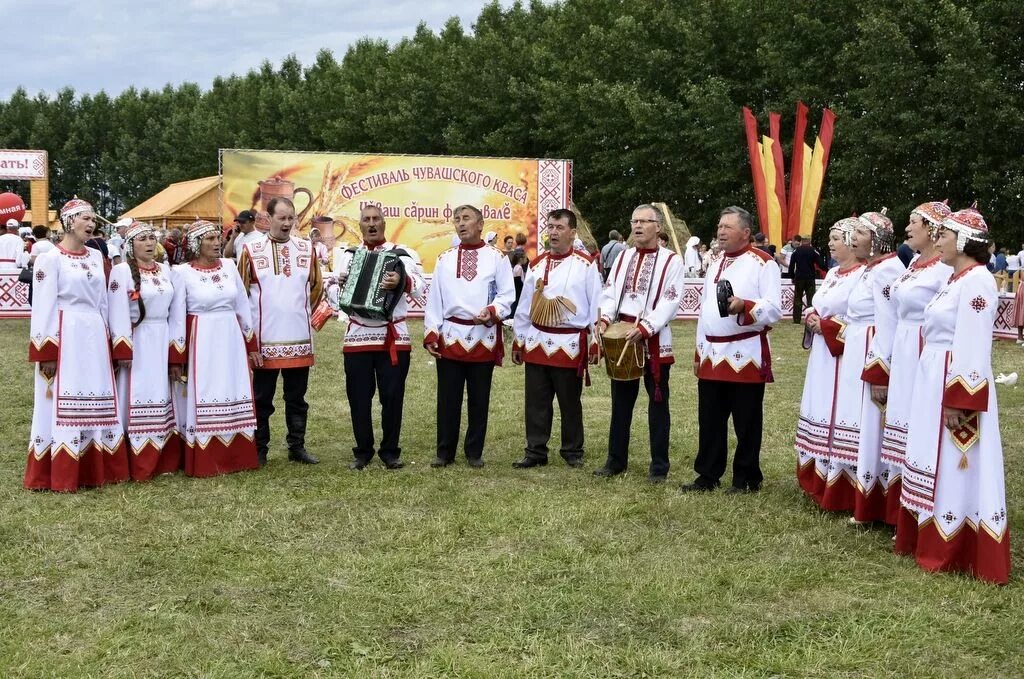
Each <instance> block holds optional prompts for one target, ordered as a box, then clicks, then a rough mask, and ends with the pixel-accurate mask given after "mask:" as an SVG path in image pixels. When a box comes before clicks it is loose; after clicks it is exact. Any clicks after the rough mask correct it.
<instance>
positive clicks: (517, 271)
mask: <svg viewBox="0 0 1024 679" xmlns="http://www.w3.org/2000/svg"><path fill="white" fill-rule="evenodd" d="M510 261H511V263H512V284H513V285H514V286H515V289H516V300H515V301H514V302H512V310H511V311H510V312H509V318H508V320H506V321H505V323H506V324H509V323H510V322H511V321H512V319H514V318H515V315H516V309H518V308H519V297H520V296H521V295H522V294H523V281H524V280H525V279H526V272H527V269H528V267H527V264H528V263H529V262H527V261H526V253H525V252H513V253H512V256H511V260H510Z"/></svg>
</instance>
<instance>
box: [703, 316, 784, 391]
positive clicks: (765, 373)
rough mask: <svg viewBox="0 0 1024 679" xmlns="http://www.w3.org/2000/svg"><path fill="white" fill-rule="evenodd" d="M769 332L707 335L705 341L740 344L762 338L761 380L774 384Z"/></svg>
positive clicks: (753, 331)
mask: <svg viewBox="0 0 1024 679" xmlns="http://www.w3.org/2000/svg"><path fill="white" fill-rule="evenodd" d="M769 331H771V328H765V329H764V330H748V331H747V332H738V333H736V334H735V335H706V336H705V337H704V339H705V340H707V341H708V342H711V343H712V344H725V343H727V342H739V341H740V340H745V339H753V338H755V337H760V338H761V379H763V380H764V381H765V382H774V381H775V376H774V375H773V374H772V352H771V349H770V348H769V346H768V333H769Z"/></svg>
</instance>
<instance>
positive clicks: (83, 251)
mask: <svg viewBox="0 0 1024 679" xmlns="http://www.w3.org/2000/svg"><path fill="white" fill-rule="evenodd" d="M57 249H58V250H60V251H61V252H63V253H64V254H65V255H72V256H75V257H81V256H82V255H86V254H89V248H87V247H85V246H84V245H83V246H82V249H81V250H68V249H67V248H66V247H64V246H63V245H61V244H60V243H58V244H57Z"/></svg>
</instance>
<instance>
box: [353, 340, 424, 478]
mask: <svg viewBox="0 0 1024 679" xmlns="http://www.w3.org/2000/svg"><path fill="white" fill-rule="evenodd" d="M344 356H345V393H346V394H347V395H348V410H349V414H350V415H351V416H352V433H353V434H354V435H355V438H356V446H355V448H353V449H352V455H353V456H355V458H356V459H357V460H360V461H363V462H369V461H370V460H372V459H373V453H374V449H373V440H374V438H373V420H372V419H371V417H370V411H371V408H372V407H373V396H374V393H379V394H380V410H381V414H380V415H381V416H380V429H381V436H380V450H379V451H378V454H379V455H380V459H381V460H383V461H384V462H396V461H398V458H399V457H401V456H402V448H401V446H400V445H399V441H400V439H401V436H402V410H403V408H404V406H405V379H406V377H408V376H409V352H408V351H400V352H398V365H391V354H390V353H388V352H387V351H365V352H349V353H347V354H345V355H344Z"/></svg>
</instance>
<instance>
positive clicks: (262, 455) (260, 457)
mask: <svg viewBox="0 0 1024 679" xmlns="http://www.w3.org/2000/svg"><path fill="white" fill-rule="evenodd" d="M256 461H257V462H259V463H260V466H261V467H266V466H267V451H265V450H263V451H257V452H256Z"/></svg>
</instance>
